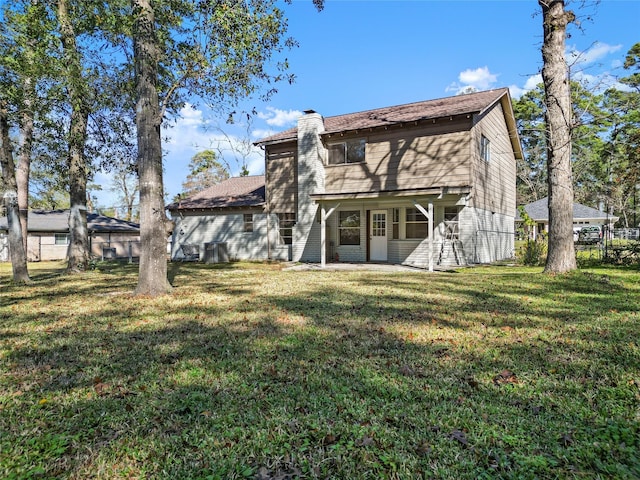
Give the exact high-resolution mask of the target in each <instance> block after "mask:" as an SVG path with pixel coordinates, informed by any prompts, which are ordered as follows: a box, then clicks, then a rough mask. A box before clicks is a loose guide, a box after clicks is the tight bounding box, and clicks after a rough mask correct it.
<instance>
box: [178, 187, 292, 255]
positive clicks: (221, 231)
mask: <svg viewBox="0 0 640 480" xmlns="http://www.w3.org/2000/svg"><path fill="white" fill-rule="evenodd" d="M167 210H169V213H170V214H171V218H172V220H173V222H174V228H173V237H172V250H171V259H172V260H191V259H199V260H204V261H208V262H214V261H215V262H217V261H222V260H225V259H234V260H267V259H269V258H275V259H284V260H286V259H287V258H286V257H282V256H281V255H278V254H276V253H275V252H271V250H270V249H271V248H273V247H274V246H275V244H276V241H275V237H274V234H275V233H274V232H270V231H269V225H268V222H267V214H266V212H265V183H264V175H252V176H245V177H232V178H229V179H227V180H224V181H223V182H221V183H219V184H217V185H214V186H212V187H209V188H207V189H205V190H203V191H201V192H199V193H196V194H195V195H193V196H191V197H187V198H183V199H181V200H179V201H177V202H174V203H171V204H170V205H168V206H167ZM270 241H271V244H270Z"/></svg>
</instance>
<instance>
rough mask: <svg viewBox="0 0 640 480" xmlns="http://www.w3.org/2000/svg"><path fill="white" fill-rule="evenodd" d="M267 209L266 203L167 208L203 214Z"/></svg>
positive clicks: (173, 205) (174, 210) (172, 205)
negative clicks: (204, 212)
mask: <svg viewBox="0 0 640 480" xmlns="http://www.w3.org/2000/svg"><path fill="white" fill-rule="evenodd" d="M264 207H265V202H260V203H251V204H244V205H197V206H196V205H180V206H176V205H175V204H171V205H167V206H166V207H165V208H166V209H167V210H169V211H170V212H187V211H192V212H203V211H208V210H211V211H217V210H243V209H248V208H251V209H260V208H263V209H264Z"/></svg>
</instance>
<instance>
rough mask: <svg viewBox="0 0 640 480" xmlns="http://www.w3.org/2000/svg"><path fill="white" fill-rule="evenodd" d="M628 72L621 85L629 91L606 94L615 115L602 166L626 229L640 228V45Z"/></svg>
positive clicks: (628, 60)
mask: <svg viewBox="0 0 640 480" xmlns="http://www.w3.org/2000/svg"><path fill="white" fill-rule="evenodd" d="M624 68H625V69H626V70H629V71H631V74H630V75H628V76H626V77H624V78H622V79H621V80H620V82H621V83H622V84H624V85H625V86H626V87H627V90H617V89H610V90H608V91H607V92H606V93H605V98H606V103H607V106H608V108H609V111H610V112H611V124H612V126H611V135H610V138H609V142H608V143H607V145H606V148H605V149H604V152H603V154H604V155H605V158H603V161H602V163H603V164H605V165H606V166H607V177H608V184H607V192H608V193H609V200H610V201H611V203H612V204H613V205H614V206H615V209H616V212H620V213H621V216H622V219H623V224H624V226H625V227H629V226H630V225H633V226H634V227H637V226H638V224H637V219H638V217H637V201H638V199H637V195H638V185H639V184H640V43H636V44H635V45H634V46H633V47H631V49H630V50H629V52H628V53H627V55H626V58H625V62H624Z"/></svg>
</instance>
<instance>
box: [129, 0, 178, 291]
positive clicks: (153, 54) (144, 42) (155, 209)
mask: <svg viewBox="0 0 640 480" xmlns="http://www.w3.org/2000/svg"><path fill="white" fill-rule="evenodd" d="M131 5H132V7H133V14H134V29H133V47H134V63H135V73H136V97H137V102H136V128H137V133H138V176H139V180H140V244H141V245H140V273H139V276H138V287H137V289H136V294H137V295H149V296H158V295H163V294H165V293H168V292H169V291H170V290H171V285H170V284H169V281H168V280H167V256H166V252H167V244H166V236H167V230H166V225H167V219H166V215H165V213H164V197H163V183H162V144H161V137H160V124H161V122H162V118H161V117H160V113H159V111H160V108H159V104H158V90H157V78H158V40H157V37H156V33H155V16H154V11H153V8H152V7H151V5H150V3H149V1H148V0H131Z"/></svg>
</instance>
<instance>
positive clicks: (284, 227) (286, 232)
mask: <svg viewBox="0 0 640 480" xmlns="http://www.w3.org/2000/svg"><path fill="white" fill-rule="evenodd" d="M295 224H296V214H295V213H279V214H278V235H279V237H280V244H282V245H291V244H293V226H294V225H295Z"/></svg>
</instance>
